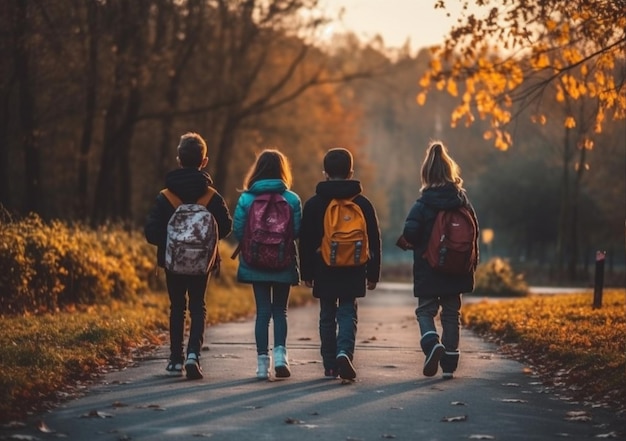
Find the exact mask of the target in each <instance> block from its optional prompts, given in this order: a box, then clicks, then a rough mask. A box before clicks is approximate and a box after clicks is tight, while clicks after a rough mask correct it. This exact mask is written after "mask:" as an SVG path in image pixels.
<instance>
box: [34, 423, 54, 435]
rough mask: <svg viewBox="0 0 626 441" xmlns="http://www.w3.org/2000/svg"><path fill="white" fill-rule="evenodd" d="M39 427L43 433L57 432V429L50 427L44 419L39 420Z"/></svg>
mask: <svg viewBox="0 0 626 441" xmlns="http://www.w3.org/2000/svg"><path fill="white" fill-rule="evenodd" d="M37 429H39V431H40V432H43V433H55V432H56V430H52V429H51V428H49V427H48V425H47V424H46V423H44V422H43V421H39V423H38V424H37Z"/></svg>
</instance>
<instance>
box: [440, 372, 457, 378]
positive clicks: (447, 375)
mask: <svg viewBox="0 0 626 441" xmlns="http://www.w3.org/2000/svg"><path fill="white" fill-rule="evenodd" d="M441 378H443V379H444V380H452V379H453V378H454V374H453V373H452V372H444V373H443V375H442V376H441Z"/></svg>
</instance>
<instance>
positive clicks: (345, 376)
mask: <svg viewBox="0 0 626 441" xmlns="http://www.w3.org/2000/svg"><path fill="white" fill-rule="evenodd" d="M337 366H338V368H339V369H338V370H339V377H340V378H341V379H342V380H354V379H355V378H356V371H355V370H354V366H353V365H352V362H351V361H350V357H348V354H346V353H345V352H340V353H339V355H337Z"/></svg>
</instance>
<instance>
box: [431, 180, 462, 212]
mask: <svg viewBox="0 0 626 441" xmlns="http://www.w3.org/2000/svg"><path fill="white" fill-rule="evenodd" d="M420 200H421V201H422V202H423V203H424V204H426V205H428V206H430V207H432V208H434V209H436V210H449V209H451V208H457V207H460V206H463V205H467V196H466V194H465V190H463V189H458V188H456V187H455V186H454V185H452V184H448V185H445V186H443V187H431V188H427V189H425V190H423V191H422V196H421V197H420Z"/></svg>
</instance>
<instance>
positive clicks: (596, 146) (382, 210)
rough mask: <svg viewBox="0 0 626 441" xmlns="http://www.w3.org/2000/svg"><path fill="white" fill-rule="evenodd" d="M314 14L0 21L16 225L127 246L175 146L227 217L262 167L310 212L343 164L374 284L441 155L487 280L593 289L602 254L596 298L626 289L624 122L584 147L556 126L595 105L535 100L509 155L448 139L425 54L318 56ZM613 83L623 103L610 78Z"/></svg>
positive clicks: (520, 108)
mask: <svg viewBox="0 0 626 441" xmlns="http://www.w3.org/2000/svg"><path fill="white" fill-rule="evenodd" d="M317 3H318V2H317V1H316V0H289V1H287V0H269V1H266V2H255V1H226V0H214V1H206V0H187V1H179V0H116V1H105V0H102V1H96V0H94V1H82V0H80V1H79V0H52V1H45V2H44V1H35V0H30V1H26V0H7V1H5V2H3V4H2V7H1V8H0V29H2V32H0V57H2V60H3V62H2V63H0V203H1V204H2V206H3V207H4V209H5V210H6V211H7V212H8V213H11V214H12V215H16V216H19V215H21V214H25V213H28V212H36V213H38V214H39V215H41V216H42V217H43V218H44V219H62V220H67V221H80V222H87V223H89V224H91V225H101V224H104V223H107V222H112V221H116V222H119V221H121V222H124V224H125V225H127V226H128V227H129V228H131V229H135V228H136V229H140V228H141V226H142V224H143V220H144V218H145V215H146V213H147V211H148V209H149V207H150V205H151V204H152V203H153V201H154V198H155V195H156V194H157V192H158V191H159V190H160V189H161V188H162V187H163V176H164V175H165V173H166V172H167V171H168V170H170V169H172V168H174V167H176V160H175V156H176V151H175V147H176V145H177V142H178V139H179V137H180V135H181V134H183V133H185V132H187V131H194V132H198V133H200V134H201V135H202V136H203V137H205V139H206V140H207V142H208V145H209V157H210V162H209V166H208V171H209V172H210V173H211V175H212V177H213V179H214V183H215V186H216V187H217V189H218V190H219V191H220V192H221V193H222V194H223V195H224V196H225V198H226V199H227V201H228V203H229V205H230V206H231V207H234V204H235V203H236V201H237V198H238V196H239V192H238V189H239V188H241V185H242V179H243V176H244V174H245V172H246V170H247V168H248V167H249V165H250V164H251V163H252V162H253V160H254V156H255V153H257V152H259V151H260V150H261V149H263V148H266V147H276V148H279V149H280V150H282V151H283V152H285V153H286V154H287V155H288V156H289V158H290V159H291V161H292V166H293V172H294V176H295V182H294V188H293V189H294V190H295V191H296V192H297V193H298V194H299V195H300V196H301V197H302V199H303V200H306V199H307V198H308V197H310V196H311V195H312V194H313V192H314V189H315V184H316V183H317V182H318V181H319V180H321V179H322V165H321V160H322V157H323V154H324V153H325V151H326V150H327V149H328V148H332V147H346V148H349V149H350V150H351V151H352V152H353V153H354V154H355V156H356V166H355V174H356V178H357V179H360V180H361V181H362V182H363V184H364V187H365V193H366V194H367V195H368V196H369V197H370V198H371V199H372V200H373V202H374V204H375V206H376V208H377V211H378V214H379V217H380V220H381V225H382V230H383V241H384V242H383V243H384V244H385V245H384V250H383V251H384V262H385V271H386V273H385V276H386V277H387V278H398V277H399V278H401V277H403V276H406V275H407V274H408V271H410V270H409V269H408V268H409V267H408V265H409V263H410V260H411V256H410V255H408V254H407V253H403V252H401V251H400V250H399V249H396V248H395V247H394V246H393V244H394V243H395V239H396V238H397V236H398V235H399V233H400V231H401V229H402V225H403V222H404V218H405V215H406V213H407V211H408V209H409V208H410V206H411V204H412V203H413V202H414V200H415V199H416V198H417V197H419V186H420V181H419V169H420V165H421V162H422V158H423V156H424V151H425V149H426V147H427V145H428V143H429V141H431V140H433V139H441V140H442V141H443V142H444V143H445V144H446V145H447V146H448V147H449V149H450V152H451V153H452V155H453V156H454V157H455V159H456V160H457V161H458V163H459V164H460V165H461V167H462V170H463V177H464V179H465V186H466V188H467V189H468V192H469V194H470V197H471V199H472V202H473V204H474V206H475V208H476V210H477V212H478V215H479V220H480V224H481V228H482V229H483V230H491V231H492V233H493V238H492V239H491V240H486V241H484V242H483V243H482V247H483V249H482V250H481V252H482V256H483V261H484V260H486V259H488V258H489V257H493V256H502V257H506V258H507V259H509V261H510V262H511V263H512V264H513V265H514V266H515V267H516V268H517V269H519V270H520V271H523V272H524V273H525V274H526V278H527V280H528V281H529V282H531V283H566V282H567V283H577V284H589V283H592V280H593V262H594V257H595V252H596V250H605V251H607V281H608V283H611V284H619V285H622V286H623V285H624V280H625V279H624V265H625V260H624V258H625V256H624V240H625V236H624V227H625V224H624V220H625V219H626V203H625V202H626V201H625V199H626V197H625V196H626V173H625V171H626V124H625V123H624V120H611V119H607V120H606V121H605V122H604V124H603V128H602V131H601V132H600V133H593V144H592V145H589V144H580V142H579V140H577V138H576V136H575V134H576V133H577V131H580V130H581V129H580V128H581V127H582V126H584V124H580V122H581V121H580V120H581V119H584V116H581V118H580V119H579V124H578V126H573V125H572V124H570V123H567V121H568V116H569V115H570V114H572V113H574V114H576V115H584V113H585V108H589V107H594V102H593V100H591V99H588V100H587V99H579V100H564V101H561V100H557V99H551V98H550V97H549V96H547V94H546V97H544V99H542V100H540V103H539V104H537V106H539V105H540V106H541V113H542V115H548V119H547V121H548V122H547V123H546V124H537V123H536V118H535V117H536V114H537V112H536V106H532V107H531V106H529V105H528V104H527V103H513V105H512V107H513V110H512V113H514V114H515V115H516V117H515V119H514V120H513V121H512V122H511V123H510V124H509V131H510V135H511V141H512V143H511V144H512V145H511V146H510V147H508V148H506V149H504V148H494V147H493V142H491V141H490V140H489V139H486V137H485V132H486V131H487V130H488V129H489V122H488V121H483V120H479V121H475V122H472V124H468V125H458V124H451V121H453V120H454V112H455V110H456V109H457V104H458V103H457V101H458V99H457V98H455V96H453V95H454V94H451V93H433V92H431V93H429V95H428V100H427V101H426V102H425V103H423V105H421V106H420V105H418V102H417V101H420V99H418V98H417V97H419V96H420V93H421V92H423V89H424V88H423V85H420V78H424V76H425V75H426V74H427V72H429V70H430V71H432V67H433V57H434V55H433V52H431V51H430V50H429V49H428V48H418V49H417V50H414V49H413V48H411V47H410V45H408V44H407V45H406V46H405V47H403V48H401V49H389V48H386V47H385V44H384V41H383V40H382V38H380V37H376V38H373V39H371V40H369V41H362V40H360V39H358V38H357V37H356V36H355V35H353V34H343V35H336V36H334V37H333V38H332V39H330V40H329V39H327V38H322V34H323V31H324V28H325V25H326V24H327V23H328V20H327V19H326V18H325V17H324V16H323V14H322V12H320V11H317V10H316V9H315V8H316V6H317ZM425 7H431V6H430V5H425ZM623 18H624V17H622V19H623ZM622 30H623V27H622ZM622 44H623V42H622ZM503 48H504V46H503ZM435 61H436V60H435ZM518 62H519V63H520V64H521V63H523V62H524V61H523V55H522V61H518ZM613 69H614V71H615V73H616V77H618V78H620V81H621V82H619V85H620V88H619V89H618V91H619V93H620V96H621V97H622V98H623V94H624V91H623V90H622V89H621V85H623V82H624V76H625V72H626V67H625V64H624V59H623V58H621V59H617V60H615V64H614V67H613ZM525 81H529V82H531V81H533V79H528V80H525ZM459 87H460V86H459ZM444 92H445V91H444ZM448 92H450V90H448ZM460 93H461V94H462V93H463V90H461V91H460ZM563 121H566V123H565V124H564V123H563ZM453 125H454V127H453ZM585 136H587V134H585Z"/></svg>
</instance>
